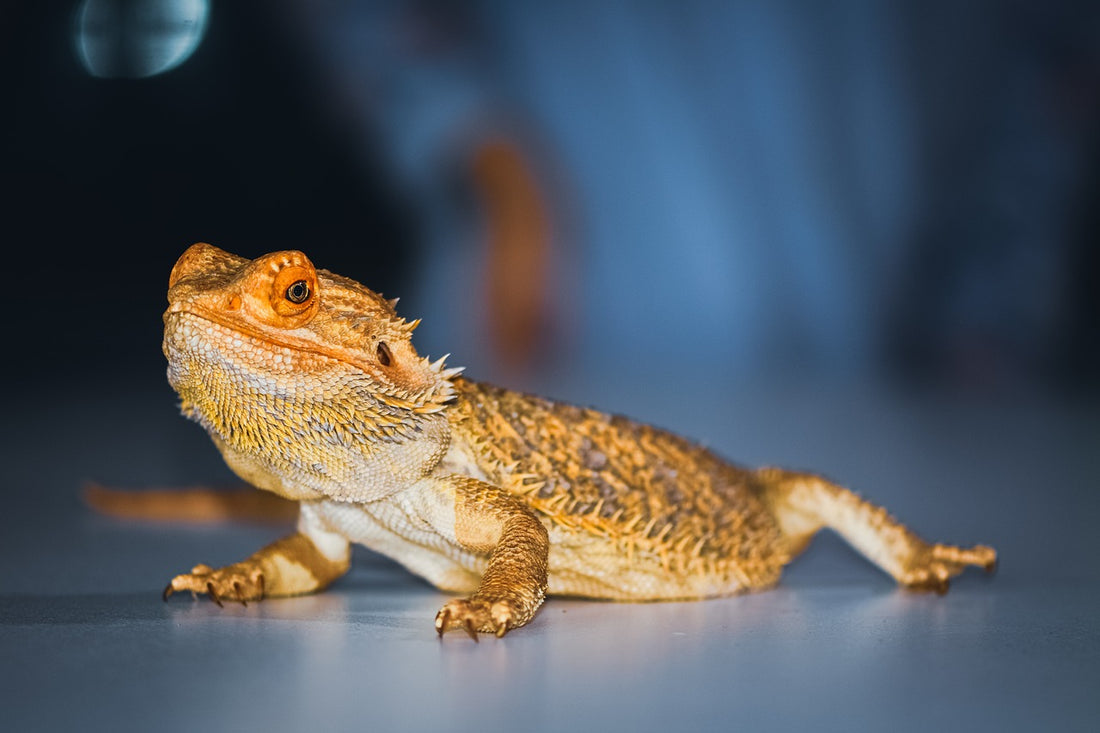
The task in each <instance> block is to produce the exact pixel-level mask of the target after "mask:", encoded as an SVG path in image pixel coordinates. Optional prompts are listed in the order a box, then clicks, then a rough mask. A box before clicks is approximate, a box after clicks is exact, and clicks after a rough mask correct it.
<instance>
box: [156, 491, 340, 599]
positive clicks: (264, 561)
mask: <svg viewBox="0 0 1100 733" xmlns="http://www.w3.org/2000/svg"><path fill="white" fill-rule="evenodd" d="M350 563H351V548H350V545H349V543H348V540H347V539H346V538H345V537H344V536H343V535H340V534H336V533H334V532H331V531H329V530H328V529H327V528H326V527H325V526H324V525H323V524H322V522H321V520H320V518H319V517H318V516H317V515H316V513H315V512H314V511H313V508H312V506H310V505H309V504H307V503H303V504H302V508H301V513H300V514H299V517H298V531H297V532H295V533H294V534H292V535H289V536H287V537H283V538H282V539H280V540H277V541H276V542H273V543H271V544H270V545H268V546H266V547H264V548H262V549H260V550H258V551H257V552H255V553H253V554H252V555H251V556H249V557H248V558H247V559H245V560H242V561H241V562H238V563H234V564H232V565H227V566H226V567H224V568H216V569H215V568H212V567H210V566H209V565H202V564H200V565H196V566H195V567H194V568H192V569H191V572H190V573H184V574H182V575H177V576H176V577H174V578H172V581H171V582H170V583H169V584H168V587H166V588H165V589H164V599H165V600H168V597H169V596H170V595H172V594H173V593H175V592H176V591H191V592H192V593H205V594H206V595H208V596H210V598H211V600H213V601H214V602H215V603H217V604H218V605H219V606H220V605H222V599H225V598H228V599H230V600H235V601H239V602H240V603H247V602H248V601H258V600H263V599H264V598H266V597H275V596H298V595H303V594H305V593H312V592H314V591H317V590H321V589H322V588H325V587H326V586H328V585H329V584H330V583H332V582H333V581H334V580H336V579H337V578H339V577H340V576H341V575H343V574H344V573H346V572H347V570H348V567H349V566H350Z"/></svg>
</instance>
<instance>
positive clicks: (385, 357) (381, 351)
mask: <svg viewBox="0 0 1100 733" xmlns="http://www.w3.org/2000/svg"><path fill="white" fill-rule="evenodd" d="M376 353H377V354H378V363H379V364H381V365H382V366H385V367H388V366H389V365H390V364H392V363H393V354H391V353H390V347H389V346H386V342H385V341H379V342H378V349H377V350H376Z"/></svg>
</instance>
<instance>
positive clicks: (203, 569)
mask: <svg viewBox="0 0 1100 733" xmlns="http://www.w3.org/2000/svg"><path fill="white" fill-rule="evenodd" d="M184 590H189V591H191V595H192V596H196V595H197V594H202V593H205V594H206V595H207V596H209V597H210V600H212V601H213V602H214V603H216V604H218V606H219V607H222V608H224V607H225V603H224V601H225V600H226V599H233V600H236V601H239V602H240V604H241V605H242V606H248V602H249V601H256V600H263V599H264V596H265V595H266V592H265V590H266V589H265V587H264V575H263V572H262V571H261V570H260V568H259V566H258V564H254V563H250V562H249V561H245V562H243V563H237V564H236V565H229V566H228V567H224V568H220V569H214V568H211V567H210V566H208V565H196V566H195V567H194V568H193V569H192V571H191V572H190V573H185V574H183V575H177V576H176V577H174V578H172V582H170V583H169V584H168V586H167V587H165V589H164V592H163V593H162V594H161V597H162V598H163V599H164V600H165V601H167V600H168V598H169V597H170V596H171V595H172V594H173V593H178V592H179V591H184Z"/></svg>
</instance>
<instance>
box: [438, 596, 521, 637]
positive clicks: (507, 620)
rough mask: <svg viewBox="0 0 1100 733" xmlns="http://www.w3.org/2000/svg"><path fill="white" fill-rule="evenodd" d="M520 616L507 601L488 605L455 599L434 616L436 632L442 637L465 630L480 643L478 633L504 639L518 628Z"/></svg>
mask: <svg viewBox="0 0 1100 733" xmlns="http://www.w3.org/2000/svg"><path fill="white" fill-rule="evenodd" d="M517 619H518V614H517V613H516V611H515V609H514V608H513V607H512V604H511V603H509V602H508V601H496V602H492V601H487V600H484V599H481V598H456V599H454V600H453V601H448V602H447V604H446V605H444V606H443V608H442V609H440V611H439V613H437V614H436V615H435V630H436V631H437V632H439V635H440V636H443V634H444V632H446V631H450V630H451V629H465V630H466V633H467V634H469V635H470V637H471V638H472V639H473V640H474V641H477V632H479V631H484V632H487V633H490V634H496V636H497V637H501V636H504V635H505V634H506V633H508V630H509V629H512V628H515V627H516V626H517V625H518V624H517V623H516V620H517Z"/></svg>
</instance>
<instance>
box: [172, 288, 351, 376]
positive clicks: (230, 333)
mask: <svg viewBox="0 0 1100 733" xmlns="http://www.w3.org/2000/svg"><path fill="white" fill-rule="evenodd" d="M189 320H194V321H198V322H200V323H205V324H209V326H208V327H206V328H202V327H201V326H189V325H185V324H187V322H188V321H189ZM210 327H214V328H217V329H220V330H222V331H223V332H224V333H225V336H226V337H227V338H228V339H229V341H230V347H231V348H234V347H242V346H243V345H244V344H245V343H246V342H248V343H249V344H250V345H258V346H260V347H261V348H264V349H265V350H267V351H272V350H274V349H280V348H281V349H287V350H289V351H295V352H298V353H302V354H309V355H311V356H316V357H326V358H329V359H332V360H334V361H339V362H343V363H345V364H348V365H349V366H353V367H355V368H356V369H359V370H361V371H365V370H364V368H363V365H362V364H359V363H356V361H355V360H353V359H349V358H348V357H347V356H341V355H338V354H335V353H333V352H332V349H329V348H326V347H325V346H324V345H323V344H318V343H316V342H313V341H311V340H308V339H303V338H295V337H293V336H290V334H289V333H288V334H287V336H290V337H284V338H279V337H277V336H273V335H272V334H271V333H270V332H266V331H263V330H261V329H259V328H255V327H252V326H250V325H248V324H246V323H241V322H240V321H238V320H233V319H229V318H226V317H224V316H221V315H219V314H217V313H215V312H211V311H209V310H207V309H205V308H198V307H195V306H194V305H193V304H187V303H173V304H172V305H171V306H169V308H168V310H166V311H165V312H164V340H165V344H166V345H167V343H168V341H169V339H170V338H173V337H176V336H178V337H180V338H181V340H182V343H181V344H179V345H180V346H183V345H186V347H187V348H190V349H196V348H199V346H200V343H201V342H202V341H213V342H216V341H218V340H219V339H217V338H216V337H215V336H214V334H213V332H212V331H211V328H210ZM185 331H190V333H181V332H185Z"/></svg>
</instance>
